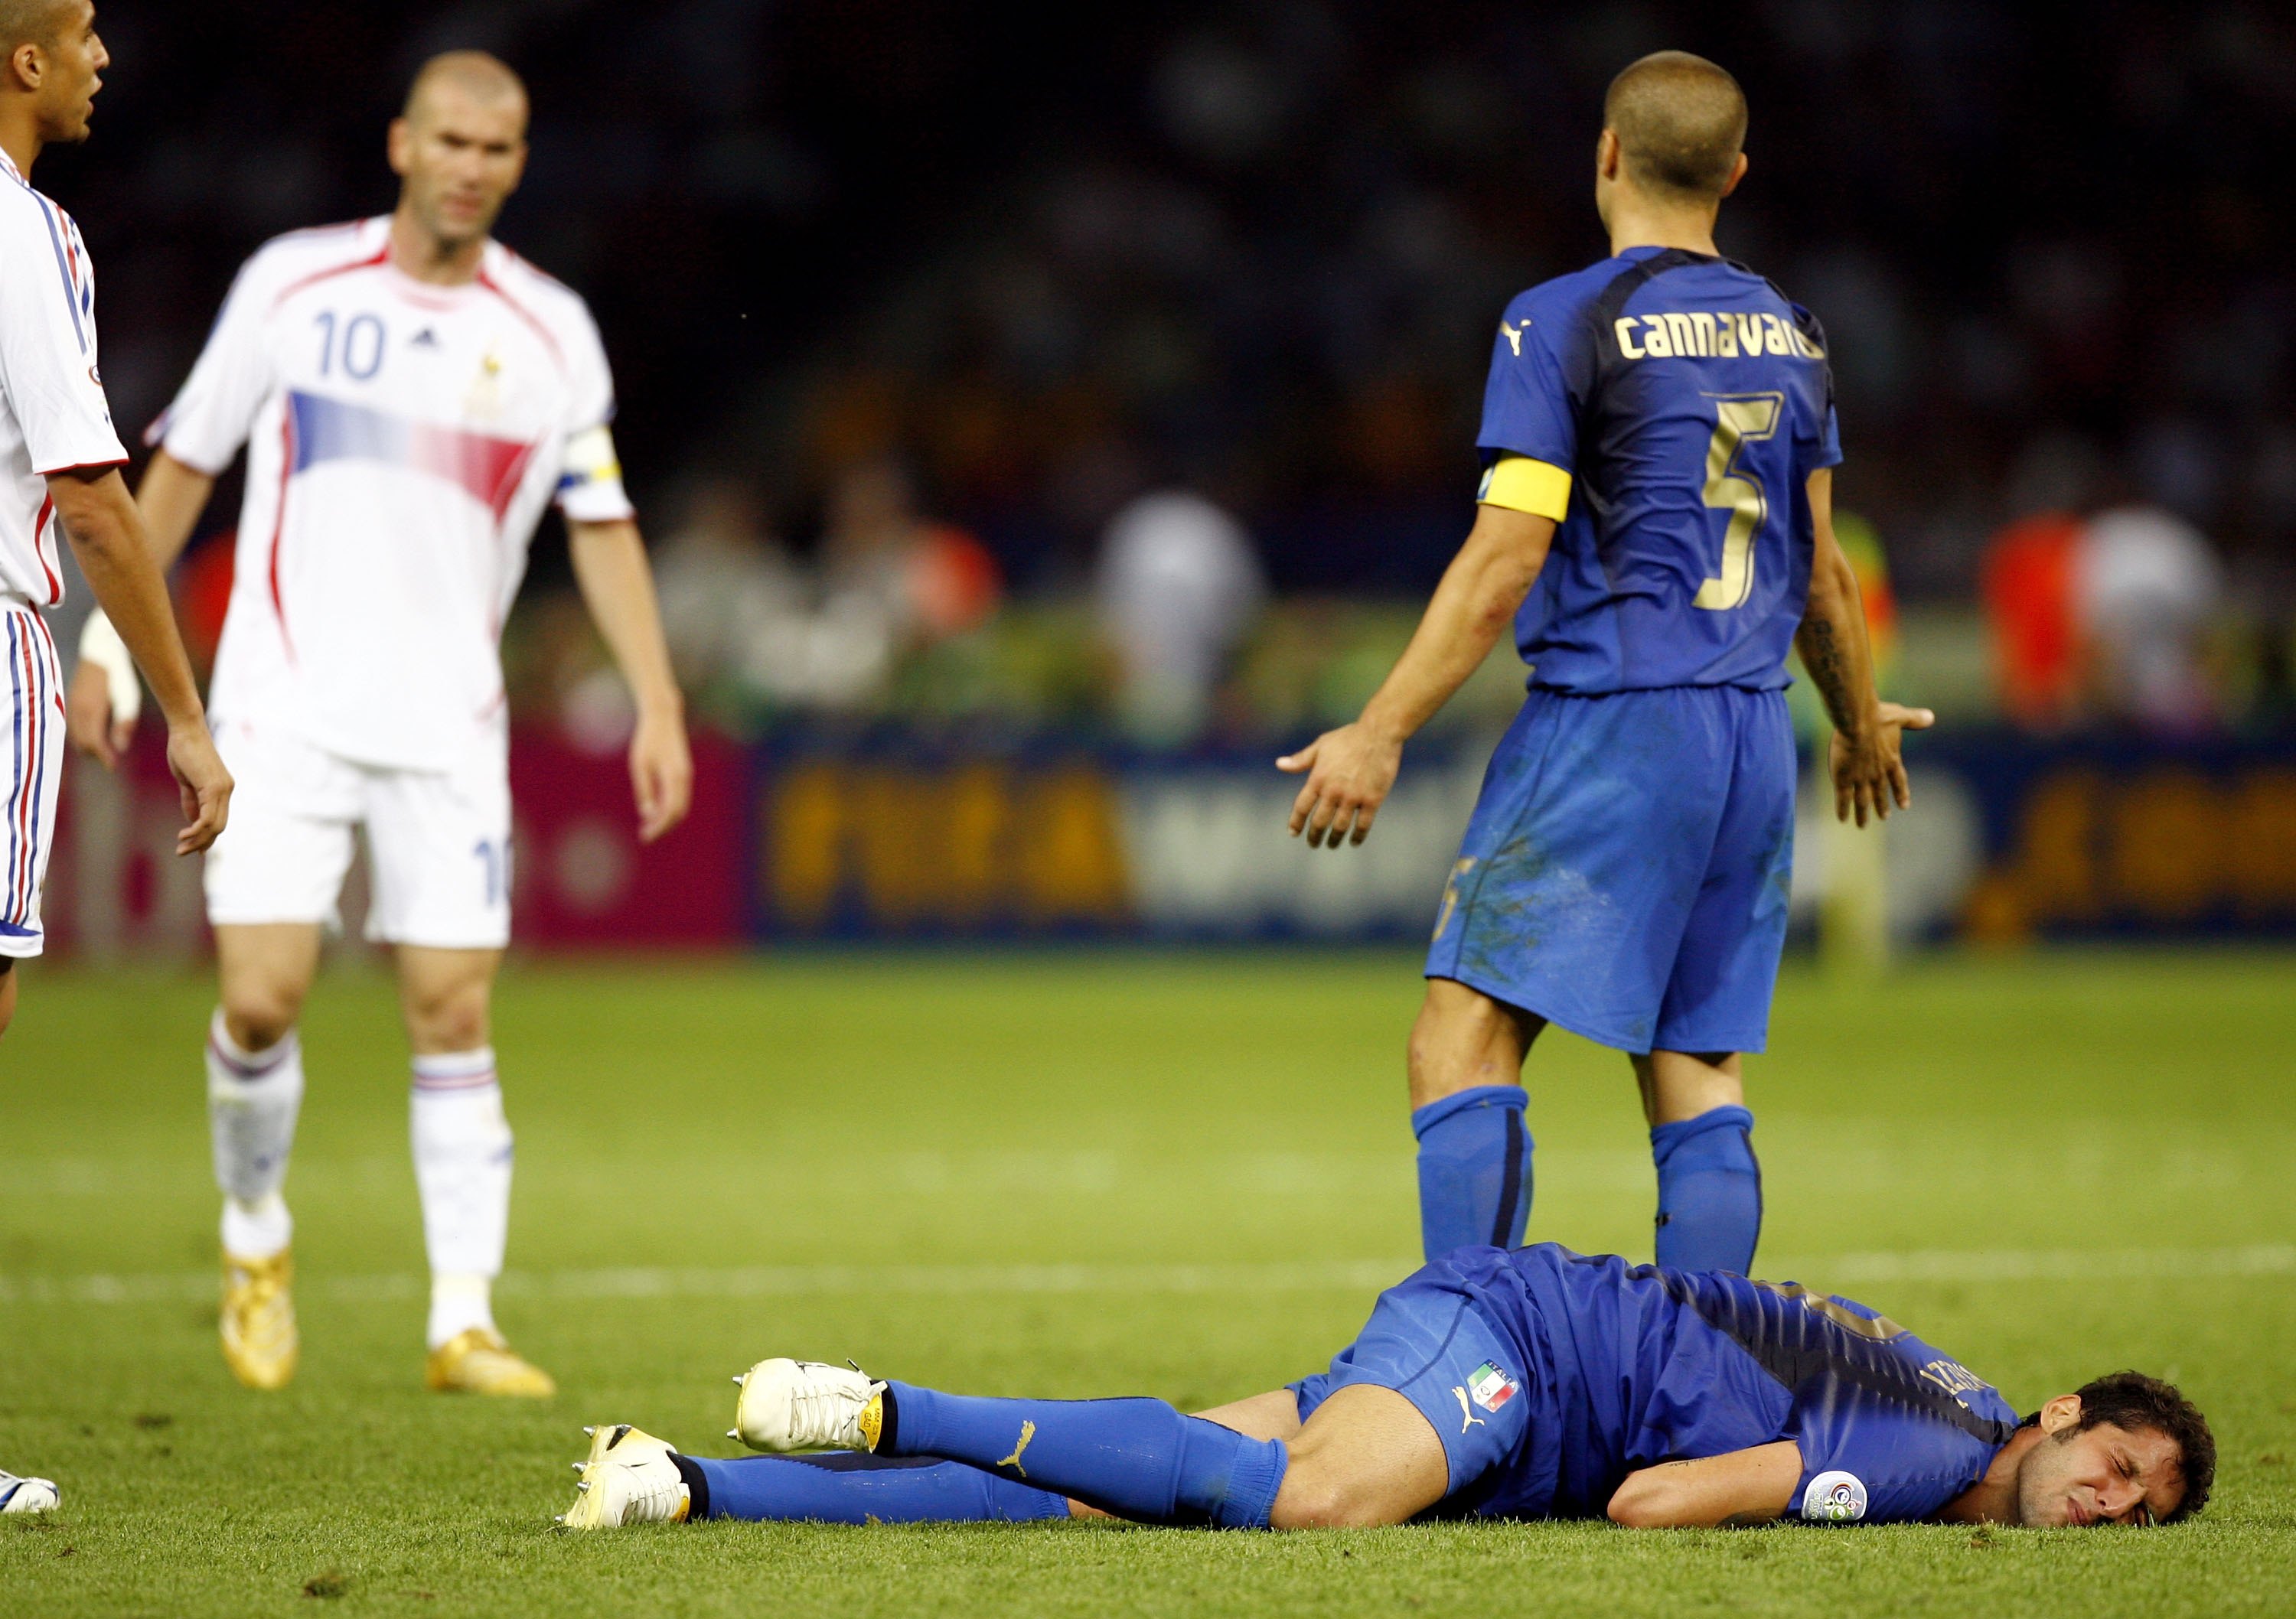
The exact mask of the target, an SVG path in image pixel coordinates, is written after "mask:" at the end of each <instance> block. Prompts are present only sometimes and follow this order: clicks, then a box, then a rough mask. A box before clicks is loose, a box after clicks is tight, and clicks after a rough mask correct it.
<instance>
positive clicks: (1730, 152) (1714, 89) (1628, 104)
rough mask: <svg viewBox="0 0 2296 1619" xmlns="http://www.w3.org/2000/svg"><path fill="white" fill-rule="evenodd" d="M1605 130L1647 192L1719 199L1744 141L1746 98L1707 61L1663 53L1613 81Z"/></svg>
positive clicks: (1605, 104) (1605, 112) (1735, 83)
mask: <svg viewBox="0 0 2296 1619" xmlns="http://www.w3.org/2000/svg"><path fill="white" fill-rule="evenodd" d="M1603 127H1604V128H1606V129H1609V130H1611V131H1612V132H1613V133H1614V134H1616V135H1618V137H1619V149H1620V155H1621V156H1622V157H1623V158H1624V159H1625V160H1626V167H1627V171H1628V173H1629V174H1630V175H1632V176H1634V180H1635V183H1636V184H1637V185H1640V186H1642V187H1643V188H1644V190H1646V191H1653V192H1661V193H1663V192H1673V193H1674V194H1676V195H1677V196H1687V197H1701V198H1709V199H1711V198H1718V197H1720V196H1721V195H1722V194H1723V192H1725V191H1726V190H1727V189H1728V187H1729V184H1730V176H1731V174H1732V172H1733V171H1734V169H1735V168H1736V167H1737V163H1738V151H1739V148H1740V147H1742V146H1743V145H1744V143H1745V140H1746V96H1745V93H1744V92H1743V91H1742V90H1740V89H1739V88H1738V81H1737V80H1736V79H1734V78H1731V77H1730V75H1729V74H1728V73H1727V72H1726V71H1724V70H1722V69H1721V68H1719V67H1718V66H1716V65H1715V64H1714V63H1713V62H1710V61H1707V60H1706V59H1705V58H1704V57H1703V56H1693V55H1692V54H1691V53H1689V52H1687V51H1660V52H1658V53H1656V54H1654V55H1650V56H1645V57H1644V58H1643V59H1642V60H1641V61H1637V62H1634V63H1632V64H1630V65H1629V66H1628V69H1627V70H1626V71H1625V72H1623V73H1621V74H1620V75H1619V76H1618V78H1614V79H1612V80H1611V89H1610V93H1609V94H1607V95H1605V96H1604V97H1603Z"/></svg>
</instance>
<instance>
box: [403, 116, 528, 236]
mask: <svg viewBox="0 0 2296 1619" xmlns="http://www.w3.org/2000/svg"><path fill="white" fill-rule="evenodd" d="M390 155H391V162H392V166H393V167H394V168H397V169H398V172H399V174H400V176H402V177H404V179H405V180H406V195H407V199H408V200H409V201H410V202H412V203H413V204H414V212H415V216H416V217H418V218H420V219H421V220H422V223H423V225H425V226H426V227H428V228H429V229H430V232H431V233H432V234H434V235H436V236H437V237H438V238H439V240H440V241H447V242H463V241H472V240H474V239H476V238H478V237H480V236H483V235H485V234H486V233H488V232H489V231H491V230H492V229H494V225H495V219H496V216H497V215H499V214H500V213H501V212H502V210H503V204H504V203H505V202H507V201H509V200H510V194H511V192H514V191H516V190H517V189H518V182H519V176H521V174H522V173H523V172H524V171H525V168H526V102H525V101H524V99H523V98H522V97H520V96H515V95H495V96H478V95H473V94H471V93H470V92H469V91H467V90H464V89H463V88H462V87H460V86H456V85H453V84H442V85H438V86H433V87H432V88H431V89H430V90H429V91H428V92H426V93H425V94H424V95H423V98H422V104H421V105H420V106H418V107H417V108H415V109H414V114H413V116H412V117H410V118H408V119H405V120H404V121H402V122H401V123H400V124H399V125H398V127H396V128H394V129H393V130H392V131H391V152H390Z"/></svg>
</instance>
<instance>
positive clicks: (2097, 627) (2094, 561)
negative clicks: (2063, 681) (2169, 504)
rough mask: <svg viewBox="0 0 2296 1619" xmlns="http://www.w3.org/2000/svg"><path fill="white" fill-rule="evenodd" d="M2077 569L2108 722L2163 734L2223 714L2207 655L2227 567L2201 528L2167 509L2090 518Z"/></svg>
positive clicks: (2078, 597)
mask: <svg viewBox="0 0 2296 1619" xmlns="http://www.w3.org/2000/svg"><path fill="white" fill-rule="evenodd" d="M2073 601H2074V606H2075V614H2076V617H2077V620H2078V622H2079V626H2080V629H2081V639H2082V642H2083V643H2084V645H2085V646H2086V648H2087V668H2088V683H2089V690H2090V692H2091V696H2092V700H2093V702H2094V704H2095V708H2096V711H2097V713H2098V714H2099V715H2102V716H2103V717H2104V718H2106V719H2107V720H2111V721H2115V722H2120V723H2124V724H2133V725H2136V726H2137V727H2139V728H2141V729H2143V730H2145V731H2151V732H2165V733H2171V734H2174V733H2178V732H2194V731H2200V730H2204V729H2206V728H2208V727H2209V726H2210V725H2211V724H2214V723H2215V722H2216V720H2217V719H2218V714H2217V705H2216V699H2215V694H2214V692H2213V691H2212V690H2211V688H2210V683H2209V679H2208V674H2207V668H2206V661H2205V658H2204V653H2205V650H2206V640H2207V634H2208V632H2209V630H2210V627H2211V626H2212V624H2213V622H2214V620H2215V618H2216V617H2217V615H2218V612H2219V611H2220V610H2221V609H2222V607H2223V605H2224V567H2223V565H2222V564H2221V563H2220V562H2218V560H2217V554H2216V552H2215V551H2214V550H2212V549H2211V548H2210V545H2209V543H2208V541H2207V540H2206V539H2204V538H2202V536H2201V532H2200V530H2199V529H2197V528H2194V527H2193V526H2192V525H2191V524H2190V523H2187V522H2185V520H2184V519H2182V518H2179V517H2177V516H2176V515H2175V514H2174V513H2172V512H2169V511H2165V510H2163V509H2161V507H2158V506H2127V507H2122V508H2120V509H2119V510H2116V511H2105V512H2101V513H2099V514H2098V515H2097V516H2095V517H2094V518H2091V519H2089V522H2088V526H2087V534H2086V536H2085V537H2084V539H2083V541H2082V544H2081V546H2080V549H2079V566H2078V567H2076V568H2075V569H2074V570H2073Z"/></svg>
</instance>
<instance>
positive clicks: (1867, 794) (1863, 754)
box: [1828, 703, 1937, 826]
mask: <svg viewBox="0 0 2296 1619" xmlns="http://www.w3.org/2000/svg"><path fill="white" fill-rule="evenodd" d="M1881 717H1882V723H1881V724H1879V725H1877V726H1875V727H1874V730H1873V732H1872V733H1871V734H1870V735H1867V736H1865V737H1861V738H1859V739H1858V740H1857V741H1855V742H1850V741H1845V740H1843V738H1842V735H1841V732H1839V731H1837V732H1834V733H1833V744H1832V746H1831V748H1829V749H1828V762H1829V763H1830V764H1831V765H1832V766H1833V814H1834V818H1835V819H1836V820H1840V821H1847V820H1849V818H1850V817H1851V816H1852V815H1855V816H1856V817H1857V824H1858V825H1859V826H1864V825H1865V824H1866V817H1867V815H1868V814H1871V815H1872V816H1873V817H1874V819H1875V820H1877V821H1887V820H1888V819H1889V818H1890V811H1891V810H1892V809H1910V808H1911V807H1912V806H1913V802H1914V789H1913V788H1912V786H1911V784H1909V783H1908V782H1907V780H1906V761H1905V759H1904V757H1903V756H1902V754H1901V753H1900V744H1901V741H1902V739H1903V737H1904V734H1905V733H1906V732H1908V731H1927V730H1928V729H1929V728H1930V727H1931V726H1932V725H1934V724H1937V715H1935V714H1933V713H1931V711H1930V710H1929V709H1927V708H1907V707H1903V706H1901V705H1899V704H1897V703H1883V704H1882V705H1881Z"/></svg>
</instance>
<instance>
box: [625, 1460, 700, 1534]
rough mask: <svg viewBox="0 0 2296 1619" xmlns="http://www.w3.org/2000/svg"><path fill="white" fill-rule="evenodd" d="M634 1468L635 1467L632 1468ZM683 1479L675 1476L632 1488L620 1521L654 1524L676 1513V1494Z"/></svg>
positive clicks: (683, 1483) (683, 1482)
mask: <svg viewBox="0 0 2296 1619" xmlns="http://www.w3.org/2000/svg"><path fill="white" fill-rule="evenodd" d="M634 1470H635V1469H634ZM684 1486H685V1480H684V1479H682V1478H678V1477H676V1476H672V1477H670V1478H667V1479H664V1480H662V1481H661V1482H660V1483H659V1484H642V1485H640V1486H639V1487H638V1488H636V1489H635V1490H633V1491H632V1492H630V1494H629V1497H628V1498H627V1500H625V1501H624V1503H623V1506H622V1521H623V1522H624V1523H626V1524H627V1523H631V1522H636V1523H641V1524H656V1523H660V1521H661V1520H662V1519H664V1518H668V1517H676V1514H677V1495H678V1492H679V1490H681V1489H682V1488H684Z"/></svg>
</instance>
